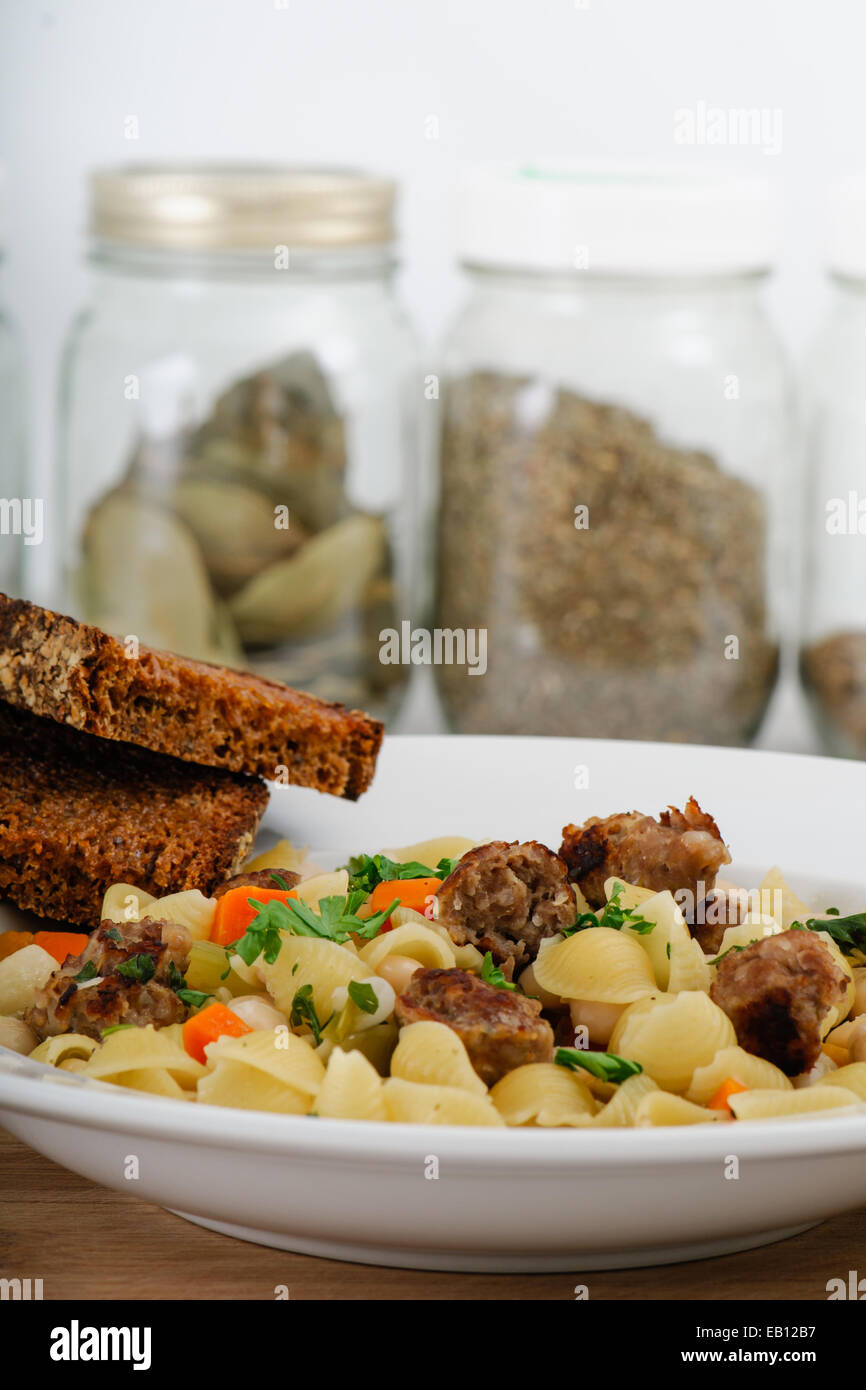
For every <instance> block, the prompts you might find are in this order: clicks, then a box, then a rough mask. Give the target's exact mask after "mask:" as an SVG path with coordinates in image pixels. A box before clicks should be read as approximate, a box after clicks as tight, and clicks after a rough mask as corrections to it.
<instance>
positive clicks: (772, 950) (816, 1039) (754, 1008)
mask: <svg viewBox="0 0 866 1390" xmlns="http://www.w3.org/2000/svg"><path fill="white" fill-rule="evenodd" d="M847 983H848V981H847V978H846V976H845V974H844V972H843V971H842V970H840V968H839V966H838V965H837V964H836V962H835V961H834V959H833V957H832V956H831V954H830V952H829V951H828V950H827V948H826V947H825V946H824V944H823V943H822V942H821V941H820V939H818V938H817V937H815V936H814V935H813V934H812V932H810V931H801V930H799V929H798V930H794V931H786V932H781V933H779V935H777V936H767V937H764V939H763V940H762V941H755V942H753V943H752V945H751V946H747V947H746V949H745V950H744V951H732V952H731V953H730V955H728V956H725V957H724V959H723V960H721V961H720V962H719V965H718V968H717V970H716V977H715V979H714V980H713V983H712V986H711V989H710V998H711V999H712V1000H713V1001H714V1002H715V1003H716V1004H718V1005H719V1008H721V1009H724V1011H725V1013H726V1014H727V1015H728V1018H729V1019H730V1020H731V1022H732V1023H733V1025H734V1029H735V1031H736V1034H737V1041H738V1042H739V1044H740V1046H741V1047H744V1048H745V1049H746V1051H747V1052H753V1053H755V1055H756V1056H757V1057H766V1059H767V1061H768V1062H772V1063H773V1064H774V1065H775V1066H777V1067H780V1068H781V1070H782V1071H783V1072H785V1074H786V1075H787V1076H799V1075H800V1074H801V1073H802V1072H806V1071H809V1070H810V1069H811V1068H812V1067H813V1066H814V1065H815V1062H816V1061H817V1060H818V1057H819V1055H820V1052H821V1021H822V1019H824V1018H826V1016H827V1011H828V1009H830V1008H831V1007H832V1006H833V1005H834V1004H840V1003H841V1002H842V1000H843V999H844V998H845V991H846V987H847Z"/></svg>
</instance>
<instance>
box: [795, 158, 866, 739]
mask: <svg viewBox="0 0 866 1390" xmlns="http://www.w3.org/2000/svg"><path fill="white" fill-rule="evenodd" d="M830 206H831V216H830V227H831V229H832V232H831V237H832V240H831V245H830V248H829V269H830V274H831V280H832V301H831V304H830V309H829V313H828V314H827V316H826V318H825V321H824V323H823V325H822V327H821V328H820V330H819V333H818V336H817V339H816V341H815V343H814V345H813V348H812V351H811V353H810V354H809V356H808V360H807V365H806V369H805V373H804V379H803V391H804V397H805V402H806V404H805V417H806V441H807V450H808V462H807V485H806V496H805V505H804V509H803V521H804V535H803V555H804V582H803V593H802V633H801V643H800V673H801V676H802V680H803V685H804V688H805V690H806V694H807V697H808V701H809V705H810V707H811V710H812V715H813V718H814V721H815V724H816V728H817V730H818V733H819V736H820V738H821V740H822V743H823V746H824V749H825V751H826V752H828V753H836V754H839V755H843V756H848V757H859V758H864V757H866V251H864V246H866V179H862V178H860V179H849V180H846V181H844V182H843V183H841V184H839V185H837V186H836V188H835V189H834V190H833V194H832V198H831V204H830Z"/></svg>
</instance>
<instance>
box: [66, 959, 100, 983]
mask: <svg viewBox="0 0 866 1390" xmlns="http://www.w3.org/2000/svg"><path fill="white" fill-rule="evenodd" d="M97 974H98V971H97V969H96V966H95V964H94V963H93V961H92V960H89V961H87V962H86V963H85V964H84V965H82V967H81V969H80V970H79V972H78V974H77V975H73V977H72V978H73V980H74V981H75V983H76V984H78V985H83V984H85V982H86V981H87V980H95V979H96V976H97Z"/></svg>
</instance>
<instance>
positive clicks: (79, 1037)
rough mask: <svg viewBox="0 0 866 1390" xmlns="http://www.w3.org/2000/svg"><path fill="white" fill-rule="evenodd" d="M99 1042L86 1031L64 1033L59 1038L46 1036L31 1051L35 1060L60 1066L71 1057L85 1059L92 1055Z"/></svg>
mask: <svg viewBox="0 0 866 1390" xmlns="http://www.w3.org/2000/svg"><path fill="white" fill-rule="evenodd" d="M98 1047H99V1043H98V1042H97V1041H96V1039H95V1038H88V1037H86V1036H85V1034H84V1033H62V1034H61V1035H60V1037H58V1038H46V1039H45V1041H44V1042H41V1043H40V1044H39V1046H38V1047H36V1048H34V1049H33V1051H32V1052H31V1053H30V1056H31V1058H32V1059H33V1061H34V1062H47V1063H48V1065H49V1066H52V1067H59V1066H60V1065H61V1063H62V1062H66V1061H68V1060H69V1058H70V1057H77V1058H81V1059H83V1060H84V1061H85V1062H86V1061H87V1060H88V1058H89V1057H92V1056H93V1054H94V1052H95V1051H96V1049H97V1048H98Z"/></svg>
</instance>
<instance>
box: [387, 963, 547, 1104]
mask: <svg viewBox="0 0 866 1390" xmlns="http://www.w3.org/2000/svg"><path fill="white" fill-rule="evenodd" d="M395 1013H396V1017H397V1022H398V1023H399V1024H401V1026H405V1025H406V1024H408V1023H420V1022H422V1021H423V1022H432V1023H445V1024H447V1026H448V1027H449V1028H453V1030H454V1032H455V1033H457V1035H458V1036H459V1037H460V1038H462V1040H463V1044H464V1046H465V1048H466V1051H467V1052H468V1053H469V1060H470V1062H471V1063H472V1065H473V1067H474V1068H475V1070H476V1072H477V1073H478V1075H479V1076H480V1077H481V1080H482V1081H483V1082H484V1083H485V1084H486V1085H487V1086H493V1085H494V1084H495V1083H496V1082H497V1081H498V1080H499V1079H500V1077H502V1076H504V1075H505V1074H506V1072H509V1071H513V1070H514V1068H515V1067H522V1066H523V1065H524V1063H526V1062H551V1061H552V1060H553V1029H552V1028H551V1026H550V1024H549V1023H548V1022H547V1020H546V1019H543V1018H541V1017H540V1016H539V1015H540V1013H541V1004H540V1003H539V1001H538V1000H537V999H528V998H527V997H526V995H524V994H518V993H517V991H516V990H508V989H496V988H495V987H494V986H493V985H488V984H486V983H485V981H484V980H480V979H479V978H478V976H477V975H471V974H470V973H469V971H468V970H419V971H417V972H416V974H415V975H413V977H412V980H411V983H410V985H409V988H408V989H407V990H406V992H405V993H404V994H401V995H399V997H398V999H397V1005H396V1009H395Z"/></svg>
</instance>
